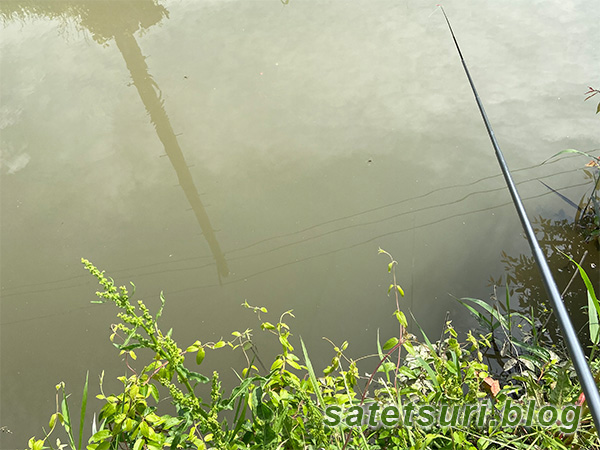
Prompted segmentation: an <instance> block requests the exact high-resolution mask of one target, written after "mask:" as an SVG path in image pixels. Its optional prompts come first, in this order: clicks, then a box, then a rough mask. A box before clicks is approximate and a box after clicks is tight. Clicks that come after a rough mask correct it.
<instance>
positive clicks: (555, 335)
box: [492, 216, 599, 347]
mask: <svg viewBox="0 0 600 450" xmlns="http://www.w3.org/2000/svg"><path fill="white" fill-rule="evenodd" d="M533 226H534V229H535V231H536V235H537V237H538V241H539V243H540V247H541V248H542V251H543V252H544V254H545V255H546V257H547V259H548V264H549V265H550V267H551V268H552V273H553V275H554V279H555V281H556V285H557V286H558V289H559V291H561V292H562V291H563V290H565V288H566V287H567V286H568V285H569V282H570V281H571V279H572V278H573V274H574V273H575V272H576V270H577V268H576V267H575V265H574V264H572V263H571V262H570V261H569V260H568V259H567V258H566V257H565V256H564V255H563V254H561V253H560V252H563V253H565V254H567V255H569V256H570V257H571V258H573V259H574V260H575V261H578V262H579V261H580V260H581V258H582V257H583V256H584V254H585V252H586V251H587V252H588V254H587V256H586V258H585V260H584V263H583V267H584V268H585V270H586V272H587V273H588V275H589V277H590V279H591V280H592V282H593V283H594V289H596V292H598V256H599V253H598V249H597V247H596V245H595V243H593V242H592V243H586V242H585V240H584V239H583V238H582V236H581V234H580V232H579V231H578V229H577V227H576V225H575V224H574V223H573V221H571V220H569V219H559V220H550V219H544V218H543V217H541V216H540V217H538V218H537V219H535V220H534V221H533ZM502 262H503V263H504V264H505V269H506V283H508V286H509V289H510V291H511V294H516V295H517V297H518V299H519V305H518V307H519V309H520V310H521V312H522V313H523V314H527V315H530V314H531V312H533V315H534V316H535V317H536V318H537V319H538V322H539V326H540V327H543V326H544V325H545V328H546V330H547V331H546V334H545V336H544V337H545V338H546V339H549V341H551V342H552V343H560V342H561V338H560V330H559V329H558V322H557V321H556V317H555V316H554V314H552V313H551V310H552V308H551V306H550V304H549V301H548V297H547V294H546V291H545V290H544V285H543V283H542V279H541V276H540V273H539V269H538V267H537V264H536V263H535V260H534V258H533V256H530V255H523V254H521V255H518V256H511V255H507V254H506V253H505V252H502ZM492 282H493V283H494V284H496V285H499V286H503V285H504V284H505V282H504V281H503V280H502V277H501V279H500V280H494V279H493V278H492ZM563 300H564V302H565V306H566V307H567V310H568V311H569V314H570V316H571V320H572V321H573V326H574V327H575V329H576V330H577V331H579V330H581V332H580V341H581V342H582V343H583V344H584V347H585V346H586V345H587V344H586V343H588V342H589V332H588V329H587V325H586V324H587V313H586V312H585V311H582V307H584V306H587V291H586V288H585V285H584V283H583V281H582V280H581V278H580V277H579V275H577V276H576V277H575V278H574V279H573V282H572V283H571V284H570V286H569V288H568V289H567V290H566V291H565V293H564V296H563ZM513 308H514V306H513ZM540 331H541V330H540Z"/></svg>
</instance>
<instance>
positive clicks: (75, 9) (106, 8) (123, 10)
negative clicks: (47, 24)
mask: <svg viewBox="0 0 600 450" xmlns="http://www.w3.org/2000/svg"><path fill="white" fill-rule="evenodd" d="M0 16H1V17H2V18H3V19H4V21H8V20H24V19H26V18H29V17H47V18H50V19H58V20H61V21H63V22H68V21H72V20H74V21H75V24H76V26H77V27H80V28H82V29H86V30H88V31H89V32H90V33H91V34H92V37H93V39H94V40H95V41H96V42H98V43H100V44H106V43H108V42H109V41H110V40H112V39H114V40H115V42H116V44H117V47H118V48H119V51H120V52H121V54H122V55H123V58H124V59H125V63H126V64H127V69H128V70H129V72H130V74H131V77H132V79H133V84H134V85H135V87H136V89H137V91H138V93H139V95H140V98H141V99H142V102H143V103H144V106H145V107H146V110H147V111H148V114H149V115H150V120H151V121H152V124H153V125H154V128H155V129H156V134H157V135H158V137H159V139H160V141H161V142H162V144H163V146H164V148H165V151H166V153H167V156H168V157H169V160H170V161H171V164H172V165H173V168H174V169H175V172H176V174H177V178H178V180H179V184H180V186H181V188H182V189H183V191H184V193H185V196H186V198H187V200H188V202H189V203H190V206H191V207H192V210H193V211H194V214H195V215H196V220H197V221H198V224H199V225H200V228H201V229H202V233H203V235H204V238H205V239H206V241H207V242H208V245H209V247H210V250H211V252H212V254H213V257H214V258H215V261H216V264H217V271H218V274H219V277H221V276H227V275H229V269H228V266H227V261H226V260H225V255H224V254H223V252H222V250H221V247H220V245H219V242H218V241H217V238H216V236H215V232H214V230H213V228H212V225H211V223H210V219H209V217H208V214H207V213H206V210H205V208H204V205H203V204H202V201H201V199H200V195H199V194H198V189H197V188H196V185H195V184H194V180H193V178H192V174H191V173H190V171H189V169H188V165H187V163H186V161H185V157H184V155H183V152H182V150H181V147H180V146H179V142H178V141H177V137H176V136H175V133H174V132H173V128H172V127H171V123H170V121H169V117H168V115H167V112H166V111H165V108H164V104H163V101H162V99H161V95H160V89H159V88H158V85H157V84H156V82H155V81H154V80H153V79H152V76H151V75H150V74H149V72H148V66H147V65H146V61H145V57H144V56H143V54H142V51H141V49H140V47H139V45H138V43H137V41H136V39H135V37H134V33H136V32H138V31H140V32H143V31H145V30H146V29H148V28H149V27H151V26H152V25H155V24H157V23H159V22H160V21H161V20H162V19H163V18H165V17H168V11H167V10H166V9H165V8H164V7H163V6H161V5H160V4H158V3H157V2H156V1H155V0H134V1H126V0H119V1H98V0H92V1H60V0H57V1H10V0H9V1H2V2H0Z"/></svg>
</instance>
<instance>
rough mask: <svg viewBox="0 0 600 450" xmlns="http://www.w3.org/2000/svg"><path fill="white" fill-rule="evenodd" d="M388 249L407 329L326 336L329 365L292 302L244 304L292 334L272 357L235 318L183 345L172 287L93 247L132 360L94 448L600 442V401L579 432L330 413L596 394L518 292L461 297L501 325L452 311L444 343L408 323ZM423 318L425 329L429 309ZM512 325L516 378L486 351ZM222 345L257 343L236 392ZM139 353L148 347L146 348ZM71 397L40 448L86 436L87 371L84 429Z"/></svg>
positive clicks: (35, 442) (107, 406) (465, 447)
mask: <svg viewBox="0 0 600 450" xmlns="http://www.w3.org/2000/svg"><path fill="white" fill-rule="evenodd" d="M380 253H381V254H385V255H387V256H388V257H389V259H390V263H389V264H388V271H389V272H390V274H391V276H392V283H391V285H390V289H389V290H388V294H389V293H391V292H394V294H395V295H394V297H395V300H396V309H395V312H394V315H395V317H396V320H397V322H398V323H399V334H398V336H397V337H392V338H390V339H388V340H387V341H386V342H385V343H384V344H383V345H382V344H381V343H380V341H379V337H378V338H377V342H376V346H377V353H376V354H375V355H367V356H364V357H361V358H358V359H353V358H351V357H349V356H348V355H347V351H348V348H349V344H348V342H343V343H342V344H341V345H336V344H335V343H333V342H331V341H329V340H327V341H328V342H330V343H331V345H332V347H333V357H332V359H331V363H330V364H329V365H328V366H327V367H325V368H324V369H323V371H322V375H319V373H318V371H317V370H316V369H315V367H314V366H313V364H312V362H311V360H310V358H309V352H308V349H307V348H306V345H305V344H304V342H303V341H302V340H300V348H301V354H300V355H297V354H296V349H295V346H294V339H295V338H294V336H293V335H292V333H291V329H290V326H289V325H288V323H287V322H288V321H289V320H290V319H293V317H294V316H293V312H292V311H285V312H284V313H282V314H281V315H280V316H279V318H278V320H277V321H274V323H272V322H269V321H267V320H264V318H263V315H265V316H266V315H267V314H268V311H267V309H266V308H264V307H257V306H252V305H250V304H248V303H247V302H244V304H243V306H244V307H245V308H246V309H249V310H251V311H253V312H254V313H255V314H256V316H257V318H258V320H259V321H260V327H261V329H262V330H263V332H267V333H270V334H272V335H273V336H274V338H276V339H277V341H278V342H279V344H280V346H281V352H280V353H279V354H278V355H277V356H276V357H275V358H274V360H273V362H272V363H271V364H270V365H269V366H268V368H267V367H265V366H264V364H263V363H262V362H261V361H260V359H259V358H258V354H257V353H256V351H255V347H254V344H253V342H252V337H253V334H252V332H253V330H252V329H250V328H248V329H246V330H244V331H243V332H239V331H234V332H233V333H232V339H231V340H230V341H225V340H219V341H217V342H205V343H202V342H201V341H199V340H197V341H195V342H194V343H192V344H191V345H189V346H188V347H186V348H185V350H183V347H180V346H179V345H178V344H177V342H176V341H175V338H174V337H173V334H174V333H173V330H169V331H168V332H166V333H165V332H163V331H162V330H161V328H160V326H159V319H160V316H161V314H162V310H163V308H164V306H165V299H164V297H163V296H162V295H161V296H160V298H161V306H160V308H159V310H158V311H157V312H156V314H154V315H153V314H151V312H150V311H149V309H148V308H147V307H146V306H145V304H144V302H143V301H141V300H137V301H136V302H133V301H132V299H131V297H132V296H133V293H132V294H131V295H130V294H129V293H128V291H127V289H126V288H125V287H124V286H120V287H117V286H116V285H115V284H114V281H113V280H112V279H110V278H107V277H106V276H105V275H104V273H103V272H101V271H99V270H98V269H97V268H96V267H94V266H93V265H92V264H91V263H90V262H89V261H86V260H83V263H84V265H85V267H86V268H87V269H88V270H89V272H90V273H91V274H92V275H93V276H95V277H96V278H97V279H98V281H99V283H100V285H101V287H102V290H101V291H100V292H98V296H99V297H100V300H99V301H100V302H112V303H114V304H115V305H116V306H117V308H118V309H119V312H118V314H117V317H118V319H119V322H118V323H116V324H114V325H113V326H112V334H111V336H110V339H111V342H112V343H113V345H114V346H115V347H116V348H117V349H118V350H119V351H120V352H121V354H122V356H123V357H124V360H125V365H126V367H127V370H128V371H129V374H128V375H126V376H121V377H119V380H120V382H121V384H122V390H121V392H119V393H116V394H109V393H106V392H104V387H103V375H102V376H101V377H100V393H99V394H98V395H97V398H99V399H100V400H102V401H103V402H104V405H103V407H102V408H101V410H100V411H99V413H98V414H97V418H96V414H94V419H93V421H92V423H91V426H92V436H91V438H90V439H89V442H88V444H87V446H86V449H87V450H109V449H110V450H117V449H130V450H142V449H144V450H158V449H167V448H169V449H178V448H181V449H187V448H196V449H207V448H215V449H231V450H237V449H273V450H275V449H277V450H279V449H282V450H283V449H298V450H300V449H317V448H319V449H327V450H333V449H336V450H340V449H346V448H357V449H365V450H367V449H368V450H377V449H393V448H394V449H400V448H402V449H404V448H411V449H460V450H473V449H504V448H515V449H531V448H542V447H543V448H554V449H565V448H567V446H570V447H571V448H587V449H592V448H600V447H598V446H597V437H596V436H595V434H593V433H594V432H593V425H592V423H591V421H590V418H589V414H588V413H587V412H585V413H584V417H583V421H582V427H580V429H579V430H577V432H576V433H574V434H570V435H565V434H564V433H562V432H561V431H560V430H559V429H557V428H556V427H555V428H549V429H546V428H539V427H537V428H535V427H534V428H525V427H516V428H514V429H506V428H501V427H500V426H499V425H493V424H491V423H490V424H486V426H485V427H484V428H476V427H471V426H469V425H466V426H455V427H442V428H440V429H436V430H434V429H426V428H420V427H418V426H412V425H410V426H397V427H393V428H386V427H380V426H372V425H371V424H368V423H363V424H358V425H357V426H355V427H352V428H344V427H343V426H333V427H330V426H326V425H325V423H324V415H325V410H326V408H327V407H329V406H331V405H336V406H340V407H344V408H351V407H358V406H362V405H364V406H368V405H370V406H369V407H371V406H373V405H375V406H377V405H390V404H393V405H396V406H398V407H401V406H402V405H406V404H407V403H409V402H426V403H432V404H435V403H439V402H443V403H446V404H457V405H460V404H463V403H465V402H477V401H482V400H485V401H488V402H490V404H491V405H492V407H493V412H494V414H496V415H498V414H499V412H500V411H501V410H502V408H503V407H504V405H506V404H507V402H508V404H510V402H519V403H521V404H524V403H525V402H527V401H529V400H531V399H536V400H543V401H552V402H555V403H556V404H568V403H569V402H575V401H580V402H581V404H583V401H582V400H581V399H580V397H578V394H579V393H580V388H579V386H578V384H577V380H576V378H575V377H574V372H573V370H572V367H571V366H570V363H569V362H568V360H567V359H566V358H564V357H560V356H559V355H557V354H556V353H554V352H551V351H548V350H547V349H544V348H542V347H541V346H537V345H536V342H533V343H532V342H525V340H522V339H519V338H518V337H519V336H516V335H515V331H516V330H518V329H519V326H518V325H521V323H517V320H518V319H519V320H521V321H524V320H525V321H526V319H527V317H526V316H521V315H519V314H517V313H515V312H514V311H511V310H510V302H509V299H508V297H507V300H506V305H507V306H506V310H505V311H504V312H502V313H501V312H500V310H499V309H498V308H496V307H493V306H489V305H487V304H485V303H484V302H481V301H478V300H476V299H462V300H461V302H462V303H463V304H464V305H465V306H466V307H468V308H469V310H470V311H471V312H472V313H474V314H475V315H476V316H477V317H478V318H479V319H481V321H482V324H483V325H486V326H488V327H489V330H488V332H487V334H481V333H480V334H478V335H475V334H474V333H471V332H469V333H468V334H467V336H466V338H465V339H464V340H460V338H459V335H458V333H457V332H456V330H455V329H454V327H453V326H452V322H451V321H450V320H447V321H446V323H445V324H444V328H443V331H442V337H441V339H440V340H438V341H436V342H432V341H430V340H429V339H428V337H427V336H426V335H425V334H424V333H423V331H422V330H421V333H422V342H421V341H420V340H418V339H417V338H416V337H415V336H414V335H412V334H410V333H408V332H407V327H408V324H407V320H406V317H405V315H404V313H402V312H401V311H400V297H401V296H402V295H403V290H402V288H401V287H400V286H399V284H398V282H397V277H396V273H395V268H396V266H397V262H396V261H395V260H394V259H393V257H392V256H391V255H390V254H389V253H388V252H386V251H383V250H380ZM134 291H135V286H134ZM480 308H481V309H482V310H483V312H481V311H480ZM415 323H416V326H417V327H418V328H419V329H420V327H419V325H418V323H417V321H416V320H415ZM531 324H532V322H530V325H531ZM500 333H502V334H504V335H505V336H507V340H508V342H509V344H510V345H509V348H508V349H506V350H505V351H506V356H507V357H509V358H517V361H518V362H519V364H517V365H515V366H514V368H513V369H512V372H513V375H512V376H511V378H510V379H502V378H499V377H496V376H495V375H494V374H493V373H492V369H491V366H490V365H489V364H488V362H486V358H489V354H490V351H491V349H492V348H493V347H494V345H496V346H498V345H500V344H499V342H500V341H499V340H498V335H499V334H500ZM502 345H504V344H502ZM223 347H229V348H231V349H233V350H236V351H242V352H243V353H244V355H245V356H246V367H245V368H244V369H243V370H242V371H241V374H240V375H239V383H238V385H237V386H235V387H234V388H233V390H232V391H231V393H230V395H229V397H225V396H224V392H223V388H222V386H221V382H220V380H219V375H218V373H216V372H214V373H213V374H212V377H211V378H209V377H207V376H205V375H203V374H201V373H199V372H197V369H196V367H197V366H199V365H201V364H202V363H203V361H204V359H205V358H206V356H207V354H206V350H208V349H218V348H223ZM401 349H404V350H405V352H406V354H405V356H402V355H400V350H401ZM136 352H139V354H140V359H139V360H138V355H137V354H136ZM394 352H398V357H397V358H393V354H394ZM142 355H143V356H144V357H147V356H149V358H148V359H147V362H146V363H145V365H143V367H142V368H141V369H137V370H136V369H135V368H134V367H132V366H137V365H138V364H140V362H141V356H142ZM186 356H188V357H186ZM368 358H370V361H371V365H370V367H371V368H372V371H371V372H370V373H367V374H366V375H364V376H361V375H360V372H359V365H360V364H365V363H366V361H367V359H368ZM373 358H375V359H373ZM133 360H136V364H133V363H132V361H133ZM130 362H131V364H130ZM255 362H258V364H255ZM592 363H593V367H594V370H595V371H598V368H599V366H600V363H598V361H597V360H594V361H592ZM259 366H260V367H261V368H262V370H261V368H259ZM190 367H194V369H191V368H190ZM206 383H210V395H209V397H210V398H208V397H207V398H206V399H202V398H201V397H200V396H199V393H198V392H197V389H199V385H201V384H206ZM67 397H68V395H67V394H66V392H65V386H64V384H63V383H60V384H59V385H58V386H57V402H56V403H57V409H56V412H55V413H54V414H53V415H52V416H51V419H50V430H49V431H48V432H47V433H45V437H44V438H43V439H36V438H32V439H31V440H30V441H29V448H30V449H35V450H42V449H45V448H54V447H53V446H52V445H51V443H50V436H51V435H53V434H54V433H56V432H57V430H58V428H60V427H62V429H63V431H64V432H65V433H66V436H67V443H65V444H63V443H61V442H60V441H57V443H56V447H57V448H59V449H61V450H62V449H63V448H64V447H70V448H71V449H72V450H80V449H81V448H82V436H83V430H84V423H85V419H86V405H87V398H88V382H87V376H86V383H85V387H84V391H83V396H82V398H83V401H82V407H81V413H80V421H79V423H80V426H79V434H78V439H75V434H74V432H73V422H72V420H71V415H70V413H69V408H68V402H67ZM165 399H166V400H169V401H170V403H171V404H172V405H173V406H174V407H175V411H176V414H175V415H170V414H166V413H165V412H164V410H163V409H164V408H163V405H164V404H165V402H161V400H165ZM88 416H89V415H88Z"/></svg>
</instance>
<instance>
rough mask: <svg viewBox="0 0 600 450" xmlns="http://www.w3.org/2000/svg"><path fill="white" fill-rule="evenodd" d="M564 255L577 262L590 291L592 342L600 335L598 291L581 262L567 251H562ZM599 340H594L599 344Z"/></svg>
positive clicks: (580, 273)
mask: <svg viewBox="0 0 600 450" xmlns="http://www.w3.org/2000/svg"><path fill="white" fill-rule="evenodd" d="M561 253H562V254H563V255H565V256H566V257H567V258H569V260H571V262H572V263H573V264H575V265H576V266H577V268H578V269H579V275H581V279H582V280H583V282H584V284H585V287H586V289H587V293H588V306H589V308H588V320H589V322H590V325H589V326H590V338H591V339H592V342H594V341H593V339H594V337H595V338H596V339H597V340H598V338H599V336H598V331H599V330H598V328H599V325H598V316H599V315H600V303H598V298H597V297H596V293H595V292H594V286H593V285H592V282H591V281H590V278H589V277H588V275H587V273H586V272H585V270H584V269H583V267H581V266H580V265H579V264H577V262H576V261H575V260H573V258H571V257H570V256H569V255H567V254H566V253H563V252H561ZM597 343H598V341H596V342H594V344H597Z"/></svg>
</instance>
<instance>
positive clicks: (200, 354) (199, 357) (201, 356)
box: [196, 347, 206, 365]
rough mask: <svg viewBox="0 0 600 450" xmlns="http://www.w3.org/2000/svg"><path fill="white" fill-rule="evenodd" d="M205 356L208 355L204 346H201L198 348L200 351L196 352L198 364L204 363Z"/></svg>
mask: <svg viewBox="0 0 600 450" xmlns="http://www.w3.org/2000/svg"><path fill="white" fill-rule="evenodd" d="M205 356H206V352H205V351H204V347H200V348H199V349H198V353H196V364H198V365H200V364H202V361H204V357H205Z"/></svg>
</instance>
